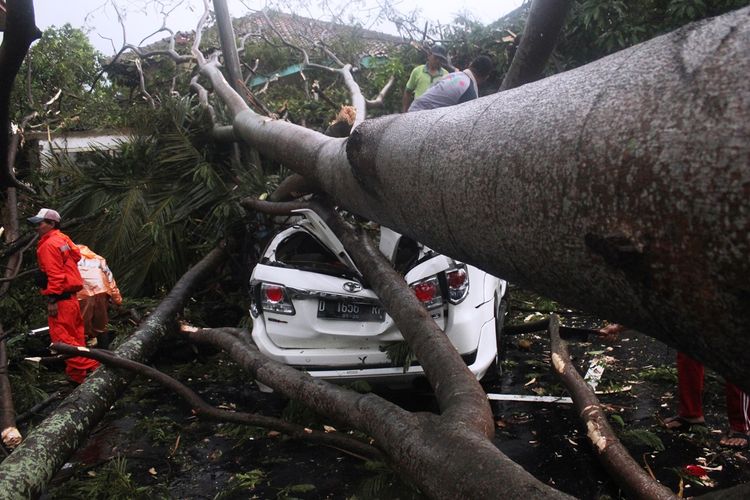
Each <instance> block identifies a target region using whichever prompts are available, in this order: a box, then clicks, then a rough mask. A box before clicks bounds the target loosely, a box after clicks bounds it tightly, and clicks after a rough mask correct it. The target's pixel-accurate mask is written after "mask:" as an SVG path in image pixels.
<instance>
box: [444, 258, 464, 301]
mask: <svg viewBox="0 0 750 500" xmlns="http://www.w3.org/2000/svg"><path fill="white" fill-rule="evenodd" d="M445 280H446V281H447V282H448V300H449V301H450V302H451V304H458V303H459V302H461V301H462V300H464V299H465V298H466V296H467V295H468V294H469V273H468V272H467V270H466V266H465V265H463V264H461V266H460V267H457V268H456V269H452V270H450V271H448V272H446V273H445Z"/></svg>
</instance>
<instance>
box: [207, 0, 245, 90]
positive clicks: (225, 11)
mask: <svg viewBox="0 0 750 500" xmlns="http://www.w3.org/2000/svg"><path fill="white" fill-rule="evenodd" d="M213 3H214V12H215V13H216V27H217V28H218V30H219V39H220V40H221V48H222V55H223V58H224V66H225V67H226V68H227V73H229V84H230V85H231V86H232V88H233V89H234V90H235V91H237V92H238V93H240V92H242V89H243V87H244V78H242V69H241V68H240V57H239V54H238V53H237V38H236V37H235V36H234V28H233V27H232V18H231V16H230V15H229V8H228V7H227V2H226V0H213Z"/></svg>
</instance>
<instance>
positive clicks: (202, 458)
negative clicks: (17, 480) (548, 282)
mask: <svg viewBox="0 0 750 500" xmlns="http://www.w3.org/2000/svg"><path fill="white" fill-rule="evenodd" d="M519 314H520V316H518V318H517V320H521V319H522V318H523V316H524V315H525V314H528V313H519ZM563 322H564V323H566V322H567V324H569V325H572V326H581V325H582V324H583V326H589V327H594V328H595V327H598V326H600V324H601V323H600V322H598V321H596V320H590V319H586V318H583V319H581V318H567V319H565V318H564V319H563ZM569 349H570V351H571V355H572V356H573V357H574V361H575V362H576V363H577V365H578V366H579V369H580V371H581V373H584V372H585V371H586V369H587V367H588V365H589V363H590V361H591V359H592V358H593V357H600V358H601V357H605V358H604V359H605V360H606V365H607V366H606V368H605V371H604V373H603V376H602V379H601V381H600V383H599V387H598V389H599V390H603V391H605V392H609V393H608V394H602V395H600V396H599V397H600V400H601V402H602V403H604V404H605V405H607V408H608V409H609V410H610V412H611V413H610V421H611V423H612V425H613V427H614V428H615V429H616V430H617V431H618V433H619V435H620V437H621V439H622V440H623V442H624V443H625V444H626V445H627V447H628V449H629V450H630V452H631V454H632V455H633V457H634V458H635V459H636V460H637V461H638V463H640V464H641V465H642V466H644V467H647V468H648V470H650V471H652V472H653V474H654V475H655V476H656V477H657V479H658V480H659V481H661V482H662V483H663V484H665V485H666V486H667V487H669V488H670V489H672V490H673V491H675V493H679V492H682V494H683V495H684V496H685V497H688V496H695V495H700V494H702V493H704V492H708V491H714V490H718V489H723V488H727V487H730V486H733V485H737V484H740V483H745V482H748V481H750V464H749V462H748V458H750V455H749V454H748V452H747V451H734V450H727V449H723V448H721V447H720V446H719V445H718V440H719V438H720V437H721V434H722V432H724V431H725V430H726V427H727V422H726V417H725V406H724V391H723V383H722V382H721V380H720V379H719V378H718V377H716V376H715V375H713V374H711V373H709V375H708V376H707V380H706V382H707V388H706V395H705V410H706V420H707V423H708V426H707V427H706V428H699V427H693V428H692V429H691V431H690V432H682V433H679V432H671V431H667V430H665V429H663V427H662V426H661V423H660V420H661V419H663V418H665V417H667V416H670V415H673V414H674V413H675V411H676V400H675V390H676V373H675V371H674V359H675V354H676V353H675V351H674V350H673V349H670V348H668V347H666V346H664V345H663V344H661V343H659V342H657V341H655V340H653V339H651V338H649V337H646V336H643V335H640V334H632V335H623V336H621V337H620V338H619V339H617V340H615V341H611V342H608V341H604V340H602V339H600V338H599V337H597V336H596V335H593V334H591V335H588V336H584V338H579V339H577V340H571V341H570V343H569ZM503 351H504V356H505V362H504V363H503V368H504V370H503V374H502V375H501V376H499V377H496V378H495V379H494V380H485V381H483V386H484V387H485V389H486V390H487V392H488V393H503V394H524V395H566V394H565V391H564V389H563V388H562V386H561V385H560V384H559V382H557V380H556V379H555V377H554V375H552V374H551V372H550V369H549V364H548V362H549V342H548V340H547V339H546V338H545V334H544V333H539V334H525V335H519V336H507V337H505V339H504V346H503ZM156 365H157V366H158V367H159V368H161V369H162V370H164V371H166V372H167V373H170V374H171V375H173V376H175V377H176V378H178V379H180V380H182V381H183V382H185V383H186V384H187V385H189V386H190V387H192V388H193V389H194V390H196V391H198V392H199V393H200V394H201V395H202V396H203V397H204V398H205V399H206V400H208V401H210V402H211V403H212V404H214V405H217V406H219V405H221V406H224V407H227V408H236V409H239V410H243V411H259V412H263V413H265V414H273V415H280V414H284V415H285V416H287V417H288V418H293V419H295V420H296V421H299V422H304V423H306V424H308V425H316V426H321V425H322V424H331V423H330V422H325V421H322V420H320V419H318V418H316V417H315V416H314V415H312V414H311V413H310V412H309V411H307V410H306V409H304V408H300V407H299V406H297V405H289V404H288V403H287V402H286V401H285V400H283V398H281V397H279V396H278V395H275V394H264V393H261V392H260V391H258V389H257V387H256V386H255V384H253V383H252V381H251V379H250V377H248V376H247V375H246V374H244V373H242V372H241V371H240V370H239V369H238V368H237V367H236V366H235V365H234V364H233V363H232V362H231V361H228V360H227V358H226V357H225V356H224V355H223V354H221V353H217V352H213V351H211V352H207V351H205V350H203V351H197V350H195V348H193V347H192V346H188V345H186V344H182V343H181V342H180V341H175V343H173V344H171V345H170V347H169V348H168V349H164V350H163V352H161V353H160V355H159V357H158V358H157V361H156ZM57 380H58V382H57V383H58V384H59V380H60V379H59V378H58V379H57ZM52 385H54V384H52ZM49 389H50V390H54V389H55V387H50V388H49ZM381 392H382V393H383V395H384V396H386V397H388V398H390V399H392V400H394V401H396V402H398V403H399V404H401V405H403V406H405V407H407V408H408V409H412V410H432V409H434V401H433V399H432V396H431V395H430V393H429V391H428V390H426V389H425V388H424V387H420V388H415V389H414V390H408V391H403V390H402V391H388V390H385V389H383V390H382V391H381ZM492 408H493V412H494V415H495V420H496V424H497V427H496V429H497V432H496V437H495V443H496V444H497V446H498V448H500V450H502V451H503V452H504V453H505V454H506V455H508V456H509V457H510V458H511V459H513V460H514V461H516V462H518V463H519V464H520V465H521V466H523V467H524V468H525V469H526V470H528V471H529V472H531V473H532V474H533V475H534V476H536V477H538V478H539V479H540V480H542V481H544V482H546V483H548V484H550V485H552V486H553V487H555V488H558V489H560V490H562V491H564V492H567V493H569V494H572V495H574V496H576V497H579V498H584V499H589V498H591V499H598V498H625V497H624V496H623V495H622V494H621V492H620V490H619V488H618V487H617V485H616V484H615V483H614V482H613V481H612V480H611V479H610V478H609V477H608V476H607V474H606V473H605V472H604V470H603V469H602V467H601V466H600V465H599V464H598V462H597V460H596V458H595V456H594V454H593V452H592V450H591V448H590V446H589V444H588V441H587V438H586V435H585V431H584V430H583V429H582V426H581V424H580V423H579V421H578V419H577V416H576V415H575V411H574V409H573V406H572V405H570V404H559V403H526V402H495V401H493V402H492ZM37 421H38V420H37ZM692 465H699V466H702V467H703V469H704V471H705V476H703V477H698V476H695V475H693V474H691V473H690V471H693V472H695V470H697V469H695V468H693V467H688V466H692ZM43 498H176V499H182V498H190V499H193V498H195V499H198V498H200V499H204V498H205V499H216V498H262V499H266V498H268V499H289V498H305V499H354V498H357V499H366V498H402V499H406V498H420V496H419V494H418V492H416V491H414V490H413V489H412V488H411V487H410V486H408V485H406V484H404V483H402V482H400V481H399V480H398V478H397V477H396V476H395V475H394V474H393V473H391V472H390V471H389V470H388V469H387V468H385V467H384V466H382V465H381V464H373V463H366V462H364V461H362V460H360V459H358V458H356V457H352V456H350V455H347V454H345V453H342V452H340V451H338V450H333V449H329V448H325V447H317V446H311V445H308V444H306V443H304V442H299V441H291V440H287V439H285V438H284V437H282V436H278V435H275V434H274V433H268V432H267V431H265V430H262V429H255V428H247V427H240V426H237V425H229V424H217V423H213V422H205V421H199V420H197V419H196V418H195V417H193V416H191V414H190V411H189V408H188V406H187V405H186V404H184V403H183V402H182V401H180V400H179V399H178V398H177V397H176V396H173V395H171V394H169V393H166V392H165V391H164V390H163V389H162V388H161V387H159V386H157V385H155V384H154V383H152V382H150V381H148V380H143V379H136V380H135V381H134V383H133V384H131V386H130V388H129V389H128V391H127V392H126V394H125V395H124V397H123V398H122V399H121V400H120V401H119V402H118V403H117V404H116V405H115V406H114V407H113V409H112V411H111V412H109V413H108V415H107V416H106V418H105V419H104V420H103V421H102V422H101V423H100V425H99V426H98V427H97V429H96V430H95V431H94V432H93V434H92V435H91V436H90V438H89V441H88V443H87V444H86V446H85V447H84V448H82V449H81V450H80V451H79V452H78V453H77V454H76V455H75V456H74V457H72V458H71V460H70V461H69V463H68V464H66V465H65V466H64V467H63V469H62V470H61V471H60V473H59V474H58V475H57V477H56V478H55V479H54V481H53V482H52V485H51V487H50V490H49V491H48V492H47V493H46V494H45V495H43Z"/></svg>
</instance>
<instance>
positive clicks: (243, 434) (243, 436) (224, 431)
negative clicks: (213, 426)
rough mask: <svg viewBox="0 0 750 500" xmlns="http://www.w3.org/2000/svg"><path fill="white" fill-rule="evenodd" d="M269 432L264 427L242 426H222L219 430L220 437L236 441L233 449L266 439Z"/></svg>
mask: <svg viewBox="0 0 750 500" xmlns="http://www.w3.org/2000/svg"><path fill="white" fill-rule="evenodd" d="M267 433H268V431H267V430H266V429H264V428H262V427H254V426H252V425H242V424H226V423H225V424H222V425H221V427H220V429H219V433H218V434H219V435H220V436H226V437H227V438H230V439H232V440H234V441H235V444H234V445H233V446H232V448H242V447H243V446H244V445H245V444H247V443H248V442H249V441H254V440H256V439H259V438H262V437H264V436H265V435H266V434H267Z"/></svg>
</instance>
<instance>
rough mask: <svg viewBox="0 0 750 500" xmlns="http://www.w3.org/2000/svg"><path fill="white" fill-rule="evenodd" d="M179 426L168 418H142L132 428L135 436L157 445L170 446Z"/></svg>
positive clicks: (175, 437)
mask: <svg viewBox="0 0 750 500" xmlns="http://www.w3.org/2000/svg"><path fill="white" fill-rule="evenodd" d="M179 430H180V426H179V425H178V424H177V423H176V422H175V421H174V420H173V419H172V418H169V417H160V416H144V417H143V418H141V419H140V420H139V421H138V422H137V423H136V425H135V426H134V427H133V434H134V435H135V436H146V437H147V438H148V439H149V441H151V442H152V443H154V444H157V445H171V444H172V443H174V441H175V439H177V433H178V431H179Z"/></svg>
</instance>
